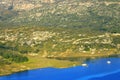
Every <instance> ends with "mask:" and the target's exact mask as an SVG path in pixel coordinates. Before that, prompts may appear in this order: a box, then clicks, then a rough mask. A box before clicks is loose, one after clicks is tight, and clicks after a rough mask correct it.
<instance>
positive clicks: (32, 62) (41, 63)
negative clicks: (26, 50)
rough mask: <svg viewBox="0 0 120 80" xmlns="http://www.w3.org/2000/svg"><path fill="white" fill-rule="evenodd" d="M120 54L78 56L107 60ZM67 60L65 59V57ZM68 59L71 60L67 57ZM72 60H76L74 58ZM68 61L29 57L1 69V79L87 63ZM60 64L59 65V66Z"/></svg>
mask: <svg viewBox="0 0 120 80" xmlns="http://www.w3.org/2000/svg"><path fill="white" fill-rule="evenodd" d="M118 55H120V54H115V53H111V54H109V55H106V54H102V55H98V54H94V55H93V54H91V55H90V54H87V55H86V54H84V55H81V56H77V58H80V57H83V58H86V59H87V58H88V59H97V58H107V57H116V56H118ZM64 58H65V57H64ZM67 58H68V59H69V58H70V56H69V57H67ZM72 58H76V57H75V56H73V57H72ZM68 59H61V60H60V59H55V58H52V59H49V58H43V57H41V56H29V61H28V62H24V63H14V64H11V65H4V66H2V67H0V77H1V76H7V75H11V74H14V73H17V72H23V71H27V70H33V69H39V68H47V67H54V68H67V67H73V66H78V65H81V64H82V63H84V62H85V60H83V61H80V62H78V61H69V60H68ZM58 64H59V65H58ZM2 68H3V69H2Z"/></svg>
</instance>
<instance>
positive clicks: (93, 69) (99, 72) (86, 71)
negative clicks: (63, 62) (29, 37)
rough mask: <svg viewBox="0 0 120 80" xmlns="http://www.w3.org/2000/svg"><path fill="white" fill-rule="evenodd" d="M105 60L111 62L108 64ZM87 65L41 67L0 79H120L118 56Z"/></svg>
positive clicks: (119, 60)
mask: <svg viewBox="0 0 120 80" xmlns="http://www.w3.org/2000/svg"><path fill="white" fill-rule="evenodd" d="M107 61H110V62H111V63H110V64H108V63H107ZM87 64H88V66H87V67H83V66H76V67H70V68H63V69H58V68H42V69H35V70H29V71H24V72H18V73H14V74H11V75H8V76H2V77H0V80H120V58H103V59H97V60H92V61H89V62H87Z"/></svg>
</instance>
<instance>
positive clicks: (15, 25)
mask: <svg viewBox="0 0 120 80" xmlns="http://www.w3.org/2000/svg"><path fill="white" fill-rule="evenodd" d="M118 55H120V1H119V0H1V1H0V75H4V74H9V73H11V72H18V71H23V70H28V69H34V68H40V67H51V66H52V67H69V66H75V65H79V64H81V63H83V62H84V61H86V60H89V59H95V58H100V57H115V56H118ZM58 63H59V64H60V65H58ZM33 64H34V65H33Z"/></svg>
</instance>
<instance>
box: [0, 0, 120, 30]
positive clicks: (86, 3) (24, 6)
mask: <svg viewBox="0 0 120 80" xmlns="http://www.w3.org/2000/svg"><path fill="white" fill-rule="evenodd" d="M0 6H1V7H0V24H1V25H0V26H7V27H8V25H9V26H10V25H11V26H57V27H79V28H81V27H90V28H93V29H95V30H102V31H110V32H119V31H120V30H119V29H118V28H119V27H120V24H119V23H120V11H119V10H120V2H119V0H116V1H114V0H97V1H94V0H9V1H8V0H1V1H0ZM4 23H5V24H4Z"/></svg>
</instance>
